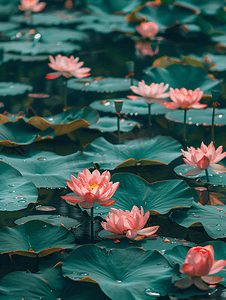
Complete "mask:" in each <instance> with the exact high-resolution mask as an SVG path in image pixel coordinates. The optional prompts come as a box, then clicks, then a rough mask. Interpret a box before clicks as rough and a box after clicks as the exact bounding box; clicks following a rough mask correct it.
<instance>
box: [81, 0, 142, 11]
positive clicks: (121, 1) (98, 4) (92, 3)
mask: <svg viewBox="0 0 226 300" xmlns="http://www.w3.org/2000/svg"><path fill="white" fill-rule="evenodd" d="M141 4H142V1H141V0H107V1H106V0H89V1H87V0H86V6H87V8H88V9H89V10H90V11H92V12H95V13H98V14H113V13H115V12H119V11H120V12H124V13H130V12H132V11H133V10H134V9H136V8H137V7H138V6H140V5H141Z"/></svg>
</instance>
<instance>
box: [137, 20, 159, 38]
mask: <svg viewBox="0 0 226 300" xmlns="http://www.w3.org/2000/svg"><path fill="white" fill-rule="evenodd" d="M136 30H137V31H138V32H139V33H140V34H141V35H142V36H144V37H147V38H151V39H152V38H154V37H155V35H156V34H157V33H158V32H159V27H158V25H157V24H155V23H154V22H143V23H141V24H140V25H137V26H136Z"/></svg>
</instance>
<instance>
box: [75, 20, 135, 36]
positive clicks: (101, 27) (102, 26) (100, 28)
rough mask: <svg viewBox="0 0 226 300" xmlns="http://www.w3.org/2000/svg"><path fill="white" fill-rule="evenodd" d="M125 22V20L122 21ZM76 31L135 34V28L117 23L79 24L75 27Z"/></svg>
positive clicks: (127, 24)
mask: <svg viewBox="0 0 226 300" xmlns="http://www.w3.org/2000/svg"><path fill="white" fill-rule="evenodd" d="M124 21H125V20H124ZM76 28H77V29H78V30H81V31H84V30H93V31H95V32H98V33H103V34H109V33H112V32H114V31H120V32H124V33H133V32H135V27H134V26H132V25H131V24H129V23H128V22H126V21H125V22H124V23H119V24H108V23H91V22H89V23H86V24H81V25H79V26H77V27H76Z"/></svg>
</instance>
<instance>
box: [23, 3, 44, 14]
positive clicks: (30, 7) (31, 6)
mask: <svg viewBox="0 0 226 300" xmlns="http://www.w3.org/2000/svg"><path fill="white" fill-rule="evenodd" d="M38 2H39V0H21V5H18V8H19V9H20V10H25V11H34V12H39V11H41V10H43V9H44V8H45V7H46V3H45V2H40V3H38Z"/></svg>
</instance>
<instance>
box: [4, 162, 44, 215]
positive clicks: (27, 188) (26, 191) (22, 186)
mask: <svg viewBox="0 0 226 300" xmlns="http://www.w3.org/2000/svg"><path fill="white" fill-rule="evenodd" d="M0 159H1V157H0ZM0 169H1V173H0V194H1V196H0V211H17V210H21V209H24V208H26V207H27V206H28V204H29V203H31V202H36V200H37V198H38V192H37V189H36V187H35V186H34V184H33V183H32V182H30V181H27V180H26V179H25V178H24V177H23V176H22V175H21V173H20V172H19V171H17V170H16V169H14V168H13V167H11V166H10V165H9V164H7V163H5V162H3V161H0Z"/></svg>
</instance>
